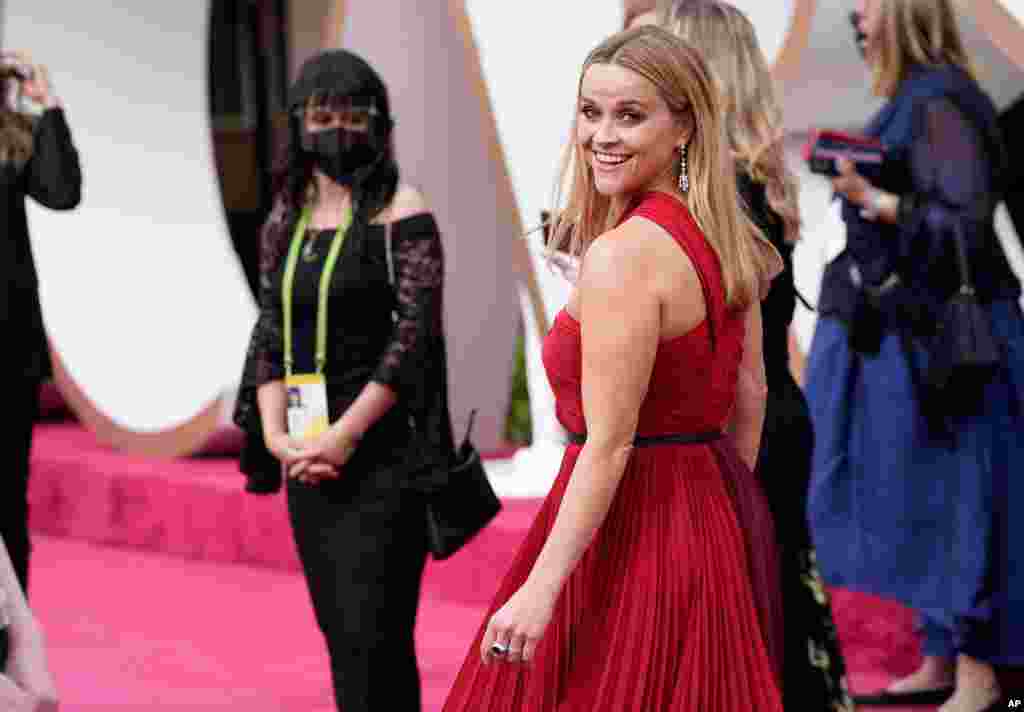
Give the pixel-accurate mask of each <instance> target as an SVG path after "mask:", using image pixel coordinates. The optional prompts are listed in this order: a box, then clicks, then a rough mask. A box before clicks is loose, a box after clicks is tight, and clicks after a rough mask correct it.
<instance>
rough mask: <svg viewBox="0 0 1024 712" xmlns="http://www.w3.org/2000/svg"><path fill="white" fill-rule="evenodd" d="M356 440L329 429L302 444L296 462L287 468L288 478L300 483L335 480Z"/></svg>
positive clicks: (349, 455)
mask: <svg viewBox="0 0 1024 712" xmlns="http://www.w3.org/2000/svg"><path fill="white" fill-rule="evenodd" d="M357 443H358V440H357V439H356V438H353V437H350V436H349V435H348V434H346V433H345V432H344V431H338V430H336V429H334V428H331V429H329V430H327V431H325V432H324V433H322V434H321V435H319V436H317V437H315V438H313V439H312V440H310V441H308V442H306V443H304V446H303V448H302V450H301V451H300V452H299V453H298V455H297V460H296V462H295V463H293V464H292V466H291V467H289V468H288V476H289V477H292V478H295V479H298V480H299V481H302V482H313V483H316V482H319V481H320V480H323V479H337V478H338V475H339V472H340V471H341V468H342V466H343V465H344V464H345V463H346V462H348V461H349V459H350V458H351V457H352V454H353V453H354V452H355V450H356V444H357Z"/></svg>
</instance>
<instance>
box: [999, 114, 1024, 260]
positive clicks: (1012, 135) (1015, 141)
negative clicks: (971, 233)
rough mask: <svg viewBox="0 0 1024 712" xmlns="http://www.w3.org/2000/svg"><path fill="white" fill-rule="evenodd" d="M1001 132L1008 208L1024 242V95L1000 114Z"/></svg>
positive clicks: (1018, 234) (1014, 225)
mask: <svg viewBox="0 0 1024 712" xmlns="http://www.w3.org/2000/svg"><path fill="white" fill-rule="evenodd" d="M999 130H1000V132H1001V133H1002V134H1003V142H1004V144H1005V146H1006V155H1008V156H1010V157H1011V160H1010V161H1008V162H1007V163H1008V165H1007V171H1008V175H1007V176H1006V184H1007V185H1006V195H1005V200H1006V208H1007V209H1008V210H1009V211H1010V218H1011V220H1013V227H1014V229H1015V230H1016V231H1017V236H1018V237H1019V238H1020V239H1021V240H1024V164H1022V162H1021V161H1020V160H1019V158H1018V157H1019V156H1024V94H1022V95H1020V96H1019V97H1017V98H1016V99H1015V100H1014V102H1013V103H1012V104H1010V106H1008V107H1007V108H1006V109H1004V110H1003V112H1002V113H1001V114H999Z"/></svg>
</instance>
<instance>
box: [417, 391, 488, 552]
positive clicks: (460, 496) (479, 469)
mask: <svg viewBox="0 0 1024 712" xmlns="http://www.w3.org/2000/svg"><path fill="white" fill-rule="evenodd" d="M475 417H476V411H475V410H474V411H472V412H471V413H470V414H469V425H468V426H467V427H466V437H465V438H463V440H462V444H461V445H460V446H459V447H458V449H457V450H456V451H455V453H454V456H453V459H452V460H451V462H449V463H448V465H447V466H446V467H440V468H436V469H435V470H434V472H432V473H430V474H429V475H428V476H427V477H425V478H423V479H422V480H421V486H420V491H421V492H422V493H423V495H424V497H425V499H426V513H427V545H428V548H429V550H430V554H431V555H432V556H433V557H434V558H435V559H439V560H440V559H447V558H448V557H449V556H451V555H452V554H454V553H455V552H456V551H458V550H459V549H461V548H462V547H463V546H464V545H465V544H466V542H468V541H469V540H470V539H472V538H473V537H474V536H476V534H477V533H479V532H480V530H481V529H483V528H484V527H486V526H487V525H488V524H489V523H490V521H491V520H492V519H494V517H495V516H497V514H498V512H499V511H501V501H500V500H499V499H498V496H497V495H496V494H495V493H494V489H493V488H492V487H491V483H490V481H489V480H488V479H487V472H486V471H485V470H484V465H483V462H482V461H481V459H480V453H478V452H477V450H476V448H475V447H474V446H473V442H472V440H471V439H470V437H471V435H472V430H473V420H474V418H475Z"/></svg>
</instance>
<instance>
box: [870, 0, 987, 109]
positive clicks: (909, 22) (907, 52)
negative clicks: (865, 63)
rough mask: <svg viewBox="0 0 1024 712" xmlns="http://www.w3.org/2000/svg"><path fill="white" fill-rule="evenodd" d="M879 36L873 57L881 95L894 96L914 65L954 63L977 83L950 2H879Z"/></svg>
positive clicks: (874, 84)
mask: <svg viewBox="0 0 1024 712" xmlns="http://www.w3.org/2000/svg"><path fill="white" fill-rule="evenodd" d="M878 1H879V2H881V4H882V8H881V11H882V15H881V20H880V22H879V28H878V37H877V38H873V39H872V40H871V43H872V45H873V49H874V52H873V54H874V56H872V57H869V59H870V60H871V65H872V73H873V75H874V80H873V82H872V87H871V88H872V90H873V91H874V92H875V94H877V95H878V96H883V97H891V96H893V95H894V94H895V93H896V90H897V87H899V85H900V83H901V82H903V80H904V79H906V78H907V76H908V75H909V73H910V70H911V69H912V68H913V67H914V65H924V66H936V65H940V64H952V65H954V66H956V67H959V68H960V69H962V70H963V71H965V72H967V74H968V75H969V76H971V78H972V79H975V81H977V75H976V74H975V72H974V68H973V67H972V66H971V61H970V59H969V58H968V56H967V51H966V50H965V49H964V43H963V39H962V38H961V36H960V28H959V26H958V24H957V16H956V11H955V10H954V9H953V4H952V2H950V0H878Z"/></svg>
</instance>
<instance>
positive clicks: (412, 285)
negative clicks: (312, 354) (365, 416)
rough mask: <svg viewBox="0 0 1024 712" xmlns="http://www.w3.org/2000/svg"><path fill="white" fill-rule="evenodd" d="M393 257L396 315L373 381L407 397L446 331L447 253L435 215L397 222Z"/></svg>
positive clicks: (420, 378) (392, 249)
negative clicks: (444, 249) (444, 250)
mask: <svg viewBox="0 0 1024 712" xmlns="http://www.w3.org/2000/svg"><path fill="white" fill-rule="evenodd" d="M390 259H391V264H392V266H393V272H394V283H395V284H394V289H395V305H396V306H395V314H396V317H397V318H396V319H395V324H394V330H393V332H392V338H391V342H390V343H389V344H388V346H387V348H386V349H385V351H384V354H383V356H382V357H381V359H380V363H379V364H378V365H377V368H376V370H375V371H374V374H373V380H374V381H376V382H378V383H383V384H384V385H386V386H389V387H390V388H392V389H393V390H394V391H395V392H396V393H398V394H399V395H400V396H404V395H407V394H408V392H409V391H410V390H413V391H415V390H416V387H417V386H418V385H419V384H421V383H422V380H423V379H422V375H423V374H424V373H425V372H428V371H430V370H432V366H433V364H432V363H431V360H432V354H433V346H434V345H435V344H436V343H437V340H438V339H439V338H440V336H441V331H442V292H443V289H444V252H443V250H442V247H441V235H440V232H439V231H438V227H437V223H436V222H435V220H434V218H433V216H431V215H429V214H423V215H416V216H413V217H412V218H406V219H405V220H403V221H399V222H397V223H394V224H393V227H392V230H391V253H390Z"/></svg>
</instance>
